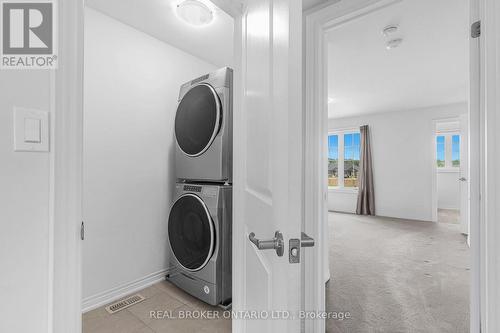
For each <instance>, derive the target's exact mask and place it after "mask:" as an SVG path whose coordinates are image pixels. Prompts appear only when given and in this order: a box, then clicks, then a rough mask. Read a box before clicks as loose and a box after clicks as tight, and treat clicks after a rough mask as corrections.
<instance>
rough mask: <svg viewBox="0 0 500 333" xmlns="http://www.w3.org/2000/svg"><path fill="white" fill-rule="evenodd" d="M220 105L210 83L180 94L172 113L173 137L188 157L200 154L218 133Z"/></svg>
mask: <svg viewBox="0 0 500 333" xmlns="http://www.w3.org/2000/svg"><path fill="white" fill-rule="evenodd" d="M220 120H221V106H220V101H219V96H217V92H216V91H215V89H214V88H212V86H210V85H208V84H205V83H202V84H199V85H197V86H195V87H193V88H191V90H189V91H188V92H187V93H186V94H185V95H184V97H182V99H181V102H180V103H179V106H178V107H177V113H176V115H175V138H176V140H177V144H178V145H179V148H180V149H181V150H182V151H183V152H184V153H185V154H186V155H189V156H199V155H201V154H203V153H204V152H205V151H206V150H207V149H208V148H209V147H210V145H211V144H212V142H213V140H214V138H215V136H216V135H217V133H218V132H219V127H220Z"/></svg>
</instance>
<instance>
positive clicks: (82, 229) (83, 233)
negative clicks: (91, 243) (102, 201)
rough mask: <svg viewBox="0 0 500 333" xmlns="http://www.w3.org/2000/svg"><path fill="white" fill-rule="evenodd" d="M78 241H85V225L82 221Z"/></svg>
mask: <svg viewBox="0 0 500 333" xmlns="http://www.w3.org/2000/svg"><path fill="white" fill-rule="evenodd" d="M80 239H81V240H84V239H85V223H83V221H82V225H81V226H80Z"/></svg>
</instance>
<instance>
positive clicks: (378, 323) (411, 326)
mask: <svg viewBox="0 0 500 333" xmlns="http://www.w3.org/2000/svg"><path fill="white" fill-rule="evenodd" d="M329 231H330V233H329V237H330V270H331V280H330V282H329V283H328V284H327V295H326V296H327V310H328V311H337V312H347V311H348V312H350V314H351V315H352V318H350V319H344V320H334V319H329V320H327V332H329V333H334V332H335V333H336V332H342V333H351V332H352V333H363V332H370V333H372V332H373V333H379V332H380V333H399V332H401V333H405V332H412V333H414V332H415V333H416V332H422V333H424V332H425V333H447V332H450V333H452V332H453V333H461V332H469V329H468V328H469V273H470V269H469V267H470V264H469V248H468V247H467V244H466V242H465V237H464V236H463V235H462V234H461V233H460V231H459V229H458V226H457V225H453V224H441V223H432V222H418V221H406V220H396V219H388V218H374V217H364V216H363V217H361V216H356V215H350V214H339V213H330V214H329Z"/></svg>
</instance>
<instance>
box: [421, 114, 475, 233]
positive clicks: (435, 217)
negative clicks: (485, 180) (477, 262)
mask: <svg viewBox="0 0 500 333" xmlns="http://www.w3.org/2000/svg"><path fill="white" fill-rule="evenodd" d="M446 122H458V123H459V124H461V122H462V120H461V118H460V116H456V117H447V118H436V119H433V120H432V129H431V132H430V136H431V137H432V142H431V146H430V149H431V151H432V152H433V158H432V161H431V169H432V193H431V200H432V222H436V223H437V222H438V211H439V206H438V197H439V192H438V180H437V178H438V174H439V170H438V167H437V165H436V159H437V151H436V137H437V136H438V133H437V130H436V128H437V125H438V124H439V123H446ZM471 130H476V129H475V128H474V129H471ZM457 131H460V129H457ZM467 134H468V133H467ZM467 137H469V135H467ZM477 167H479V163H477ZM445 172H446V171H445ZM457 172H459V173H460V171H457ZM458 177H460V176H458ZM458 177H457V178H458ZM459 206H460V205H459ZM460 212H462V207H461V206H460Z"/></svg>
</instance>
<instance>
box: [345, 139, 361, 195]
mask: <svg viewBox="0 0 500 333" xmlns="http://www.w3.org/2000/svg"><path fill="white" fill-rule="evenodd" d="M359 140H360V134H359V133H351V134H344V187H358V173H359Z"/></svg>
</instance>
